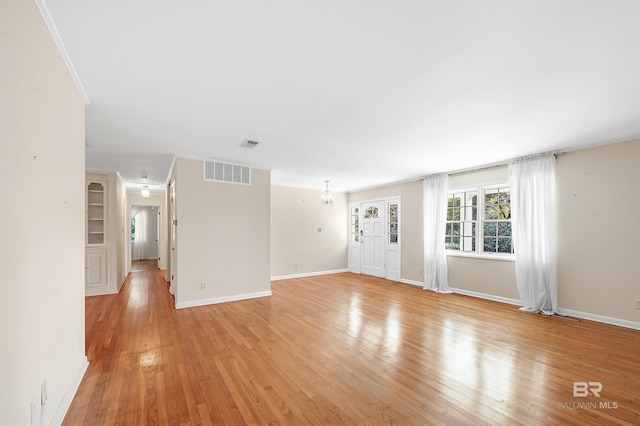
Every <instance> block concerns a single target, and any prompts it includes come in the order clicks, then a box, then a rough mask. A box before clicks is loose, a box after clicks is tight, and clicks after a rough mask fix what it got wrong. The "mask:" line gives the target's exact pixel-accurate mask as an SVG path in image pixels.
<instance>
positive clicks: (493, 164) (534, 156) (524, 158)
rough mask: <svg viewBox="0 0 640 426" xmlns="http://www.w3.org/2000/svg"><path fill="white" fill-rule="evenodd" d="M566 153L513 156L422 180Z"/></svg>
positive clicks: (435, 174) (436, 174)
mask: <svg viewBox="0 0 640 426" xmlns="http://www.w3.org/2000/svg"><path fill="white" fill-rule="evenodd" d="M564 154H566V152H564V151H562V152H553V151H550V152H544V153H541V154H532V155H526V156H524V157H517V158H512V159H509V160H503V161H498V162H496V163H488V164H484V165H482V166H476V167H468V168H465V169H458V170H454V171H451V172H442V173H434V174H432V175H428V176H425V177H423V178H422V179H420V180H425V179H426V178H428V177H431V176H438V175H448V176H454V175H460V174H463V173H469V172H479V171H482V170H488V169H495V168H496V167H502V166H506V165H508V164H510V163H513V162H521V161H528V160H533V159H534V158H539V157H545V156H547V155H553V156H554V157H556V158H558V157H559V156H561V155H564Z"/></svg>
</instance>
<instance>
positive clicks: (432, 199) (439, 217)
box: [423, 175, 451, 293]
mask: <svg viewBox="0 0 640 426" xmlns="http://www.w3.org/2000/svg"><path fill="white" fill-rule="evenodd" d="M423 188H424V277H425V280H424V289H425V290H432V291H438V292H441V293H451V290H449V281H448V278H447V256H446V254H445V252H444V234H445V228H446V225H447V196H448V192H449V176H447V175H437V176H431V177H429V178H426V179H425V180H424V184H423Z"/></svg>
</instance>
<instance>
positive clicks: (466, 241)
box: [462, 237, 475, 251]
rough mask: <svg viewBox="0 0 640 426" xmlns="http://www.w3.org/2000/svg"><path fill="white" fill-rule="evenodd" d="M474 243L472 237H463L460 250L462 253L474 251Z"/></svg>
mask: <svg viewBox="0 0 640 426" xmlns="http://www.w3.org/2000/svg"><path fill="white" fill-rule="evenodd" d="M474 243H475V241H474V239H473V238H472V237H464V238H463V239H462V250H463V251H474V250H475V244H474Z"/></svg>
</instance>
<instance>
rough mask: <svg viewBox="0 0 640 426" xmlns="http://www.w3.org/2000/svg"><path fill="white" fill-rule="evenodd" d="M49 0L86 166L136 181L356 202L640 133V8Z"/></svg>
mask: <svg viewBox="0 0 640 426" xmlns="http://www.w3.org/2000/svg"><path fill="white" fill-rule="evenodd" d="M43 1H44V3H45V4H46V6H47V7H48V9H49V12H50V15H51V17H52V19H53V22H54V24H55V26H56V27H57V30H58V33H59V36H60V38H61V40H62V42H63V44H64V47H65V48H66V51H67V53H68V55H69V58H70V61H71V63H72V64H73V67H74V68H75V70H76V72H77V74H78V76H79V79H80V81H81V83H82V86H83V87H84V90H85V91H86V94H87V96H88V98H89V101H90V104H89V105H88V106H87V109H86V139H87V142H88V144H89V145H90V146H89V147H88V148H87V150H86V165H87V168H93V169H101V170H111V171H119V172H120V174H121V175H122V176H123V177H124V179H125V180H126V181H128V182H130V183H132V184H137V183H139V182H141V181H142V179H141V174H142V173H144V172H146V173H148V181H149V182H150V183H152V184H156V185H158V188H159V187H161V186H162V185H163V184H164V182H165V181H166V178H167V174H168V171H169V167H170V164H171V161H172V158H173V156H174V155H179V156H187V157H195V158H207V159H218V160H226V161H231V162H237V163H242V164H248V165H251V166H253V167H258V168H263V169H270V170H272V183H274V184H278V185H287V186H301V187H308V188H317V189H323V188H324V181H325V180H326V179H329V180H331V184H330V189H332V190H338V191H347V190H355V189H360V188H363V187H370V186H375V185H380V184H385V183H390V182H395V181H402V180H407V179H412V178H416V177H420V176H425V175H429V174H433V173H438V172H443V171H452V170H458V169H463V168H469V167H474V166H481V165H484V164H488V163H494V162H498V161H503V160H507V159H509V158H513V157H517V156H522V155H527V154H532V153H537V152H543V151H549V150H567V149H575V148H578V147H581V146H591V145H597V144H604V143H611V142H617V141H622V140H627V139H632V138H635V137H639V136H640V1H637V0H546V1H545V0H520V1H514V0H503V1H496V0H483V1H479V0H467V1H453V0H442V1H426V0H422V1H418V0H416V1H406V0H394V1H391V0H388V1H372V0H315V1H311V0H226V1H213V0H181V1H178V0H153V1H152V0H136V1H131V0H127V1H124V0H109V1H86V0H43ZM245 139H254V140H257V141H260V142H261V144H260V145H259V146H258V147H257V148H255V149H254V150H247V149H244V148H241V147H239V144H240V143H241V142H242V141H243V140H245ZM137 187H139V185H137Z"/></svg>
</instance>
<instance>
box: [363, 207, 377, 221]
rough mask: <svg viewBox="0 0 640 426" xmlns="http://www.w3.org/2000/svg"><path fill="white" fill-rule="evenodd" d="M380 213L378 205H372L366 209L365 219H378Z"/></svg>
mask: <svg viewBox="0 0 640 426" xmlns="http://www.w3.org/2000/svg"><path fill="white" fill-rule="evenodd" d="M378 215H379V212H378V208H377V207H373V206H371V207H369V208H368V209H366V210H365V211H364V218H365V219H377V218H378V217H379V216H378Z"/></svg>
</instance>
